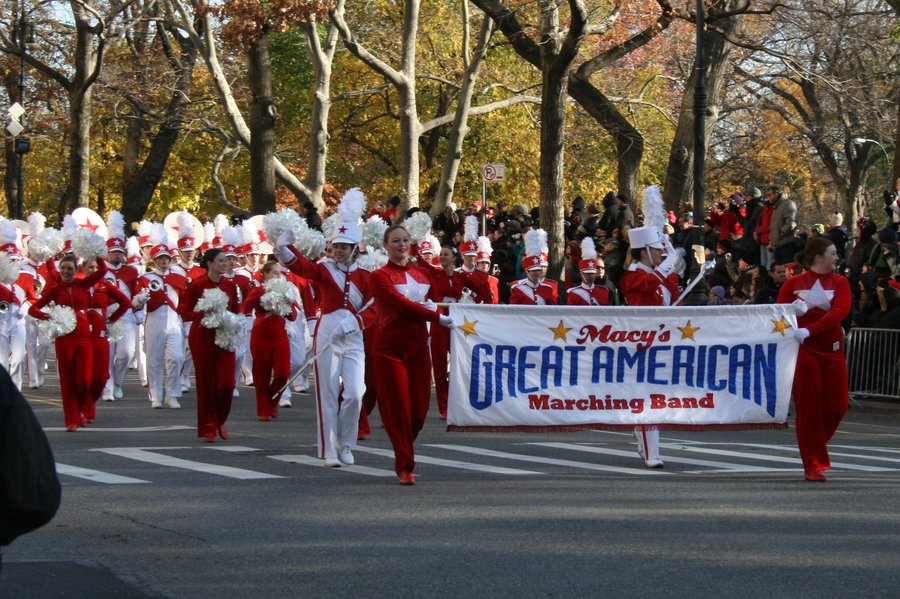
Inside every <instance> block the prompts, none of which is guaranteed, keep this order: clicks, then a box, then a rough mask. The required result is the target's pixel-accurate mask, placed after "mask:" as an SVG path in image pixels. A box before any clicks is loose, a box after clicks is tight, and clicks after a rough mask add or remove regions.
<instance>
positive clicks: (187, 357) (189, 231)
mask: <svg viewBox="0 0 900 599" xmlns="http://www.w3.org/2000/svg"><path fill="white" fill-rule="evenodd" d="M176 222H177V223H178V261H177V262H176V263H175V264H173V265H172V271H173V272H180V273H182V274H183V275H184V276H185V277H186V278H187V281H188V283H190V282H191V281H193V280H194V279H196V278H199V277H200V276H202V275H205V274H206V271H205V270H203V269H202V268H200V266H199V265H198V264H196V263H195V262H194V258H195V257H196V255H197V247H198V239H197V236H196V231H195V228H194V224H195V223H196V224H197V225H199V224H200V221H198V220H197V219H196V218H194V217H193V216H191V214H190V213H189V212H187V211H181V212H179V213H178V215H177V217H176ZM181 331H182V333H183V334H184V338H183V340H182V344H183V347H184V361H183V362H182V364H181V392H182V393H186V392H187V391H188V390H190V388H191V371H192V370H193V368H194V358H193V356H192V355H191V349H190V347H189V344H188V334H190V331H191V323H189V322H185V323H182V326H181Z"/></svg>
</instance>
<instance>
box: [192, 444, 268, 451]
mask: <svg viewBox="0 0 900 599" xmlns="http://www.w3.org/2000/svg"><path fill="white" fill-rule="evenodd" d="M206 449H212V450H213V451H224V452H227V453H244V452H248V451H262V450H261V449H258V448H256V447H245V446H243V445H209V446H207V447H206Z"/></svg>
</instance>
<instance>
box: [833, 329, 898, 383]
mask: <svg viewBox="0 0 900 599" xmlns="http://www.w3.org/2000/svg"><path fill="white" fill-rule="evenodd" d="M846 352H847V369H848V374H849V379H850V398H851V399H853V398H854V397H857V398H859V397H884V398H890V399H900V330H895V329H866V328H852V329H850V331H849V332H848V333H847V343H846Z"/></svg>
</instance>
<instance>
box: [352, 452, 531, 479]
mask: <svg viewBox="0 0 900 599" xmlns="http://www.w3.org/2000/svg"><path fill="white" fill-rule="evenodd" d="M428 447H444V446H442V445H429V446H428ZM354 451H360V452H363V453H371V454H374V455H380V456H384V457H387V458H393V457H394V452H393V451H392V450H390V449H376V448H374V447H359V446H357V447H356V449H354ZM473 453H478V454H479V455H484V454H482V453H481V450H478V451H475V452H473ZM416 463H417V464H434V465H435V466H446V467H447V468H460V469H462V470H474V471H476V472H490V473H492V474H516V475H518V474H541V473H540V472H532V471H530V470H518V469H515V468H503V467H500V466H486V465H484V464H473V463H471V462H458V461H456V460H445V459H443V458H434V457H430V456H426V455H421V454H419V453H416Z"/></svg>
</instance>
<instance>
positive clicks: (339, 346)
mask: <svg viewBox="0 0 900 599" xmlns="http://www.w3.org/2000/svg"><path fill="white" fill-rule="evenodd" d="M347 315H349V312H348V311H347V310H338V311H336V312H332V313H331V314H325V315H323V316H322V318H321V319H319V324H318V326H317V327H316V336H315V340H314V341H313V351H314V352H318V351H319V350H320V349H322V348H324V347H325V344H326V343H328V342H329V340H331V339H332V338H333V339H334V340H333V341H331V343H330V345H328V347H327V348H326V349H324V351H322V353H321V354H320V355H319V357H318V358H316V365H315V367H316V407H317V408H318V418H317V425H318V426H317V428H318V447H319V457H320V458H336V457H337V455H338V450H339V449H340V448H341V447H343V446H344V445H348V446H350V447H354V446H355V445H356V437H357V433H358V432H359V410H360V406H361V405H362V396H363V393H365V392H366V383H365V373H366V352H365V348H364V347H363V336H362V331H356V332H355V333H351V334H350V335H341V332H340V321H341V320H342V319H343V318H345V317H346V316H347ZM338 397H340V398H341V401H340V403H338Z"/></svg>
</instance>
